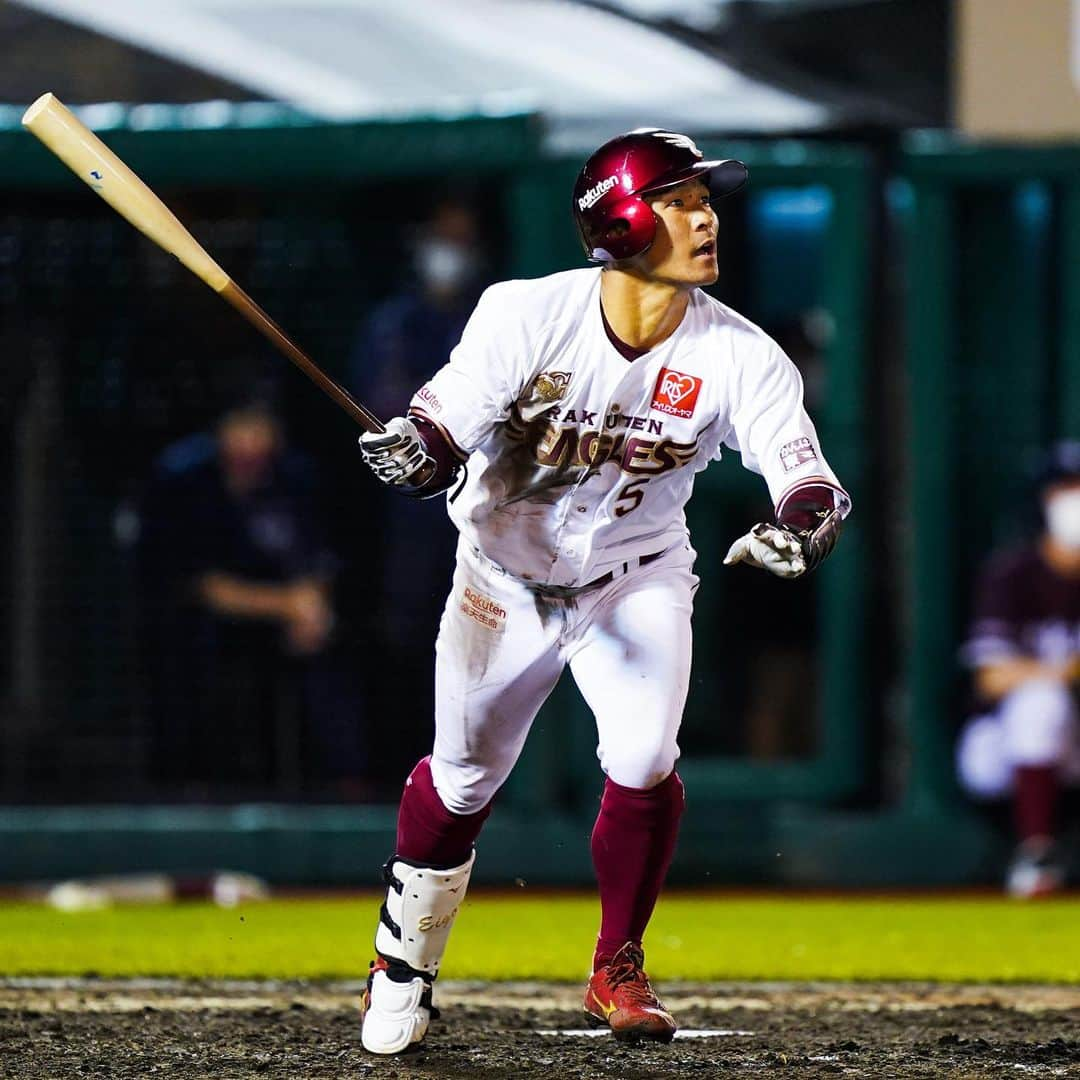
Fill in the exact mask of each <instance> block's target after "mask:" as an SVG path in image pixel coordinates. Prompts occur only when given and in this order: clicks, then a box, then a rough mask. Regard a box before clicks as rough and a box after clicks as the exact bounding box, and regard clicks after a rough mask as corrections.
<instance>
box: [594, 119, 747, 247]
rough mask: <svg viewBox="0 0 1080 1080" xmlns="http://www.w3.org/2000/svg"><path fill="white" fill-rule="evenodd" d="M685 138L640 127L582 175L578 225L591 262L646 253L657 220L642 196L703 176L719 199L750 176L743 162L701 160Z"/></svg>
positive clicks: (600, 153) (603, 150) (603, 151)
mask: <svg viewBox="0 0 1080 1080" xmlns="http://www.w3.org/2000/svg"><path fill="white" fill-rule="evenodd" d="M702 156H703V155H702V153H701V151H700V150H699V149H698V148H697V147H696V146H695V145H694V141H693V140H692V139H691V138H689V137H688V136H686V135H679V134H677V133H676V132H674V131H664V130H662V129H661V128H638V129H637V130H636V131H631V132H629V133H628V134H626V135H620V136H619V137H618V138H616V139H612V140H611V141H610V142H606V143H604V145H603V146H601V147H600V149H599V150H597V151H596V152H595V153H594V154H593V155H592V156H591V157H590V158H589V160H588V161H586V162H585V166H584V168H583V169H582V170H581V172H580V173H578V178H577V182H576V183H575V184H574V221H575V222H576V223H577V227H578V235H579V236H580V237H581V243H582V244H583V245H584V247H585V253H586V255H588V257H589V260H590V261H591V262H599V263H605V262H615V261H617V260H619V259H631V258H633V257H634V256H635V255H640V254H641V253H642V252H643V251H648V249H649V245H650V244H652V242H653V237H654V236H655V235H656V218H655V216H654V215H653V212H652V209H651V208H650V207H649V204H648V203H647V202H646V201H645V200H644V199H643V198H641V196H642V195H644V194H647V193H649V192H653V191H660V190H662V189H663V188H669V187H675V186H676V185H677V184H683V183H685V182H686V181H687V180H692V179H693V178H694V177H697V176H700V177H701V178H702V179H703V180H704V181H705V184H706V185H707V186H708V188H709V192H710V193H711V194H712V195H713V196H714V197H716V198H720V197H722V196H724V195H731V194H733V193H734V192H736V191H738V190H739V188H741V187H742V186H743V184H745V183H746V179H747V176H748V175H749V174H748V173H747V170H746V166H745V165H744V164H743V163H742V162H741V161H735V160H733V159H729V160H726V161H703V160H702Z"/></svg>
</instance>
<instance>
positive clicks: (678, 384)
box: [652, 368, 701, 420]
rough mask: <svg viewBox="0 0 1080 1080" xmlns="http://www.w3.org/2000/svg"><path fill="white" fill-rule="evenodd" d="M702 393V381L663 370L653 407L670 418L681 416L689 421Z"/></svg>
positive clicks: (658, 380) (692, 376) (657, 383)
mask: <svg viewBox="0 0 1080 1080" xmlns="http://www.w3.org/2000/svg"><path fill="white" fill-rule="evenodd" d="M700 392H701V380H700V379H699V378H697V377H696V376H695V375H684V374H683V373H682V372H681V371H673V370H672V369H671V368H661V369H660V376H659V378H657V380H656V389H655V390H654V391H653V399H652V407H653V408H654V409H656V410H658V411H659V412H662V413H667V414H668V416H681V417H682V418H683V419H684V420H689V419H690V417H691V416H693V415H694V406H696V405H697V399H698V394H699V393H700Z"/></svg>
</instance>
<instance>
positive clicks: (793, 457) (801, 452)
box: [780, 436, 817, 472]
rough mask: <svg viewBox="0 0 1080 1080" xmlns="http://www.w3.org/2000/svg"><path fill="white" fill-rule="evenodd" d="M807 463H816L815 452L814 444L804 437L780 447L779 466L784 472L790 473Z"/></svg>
mask: <svg viewBox="0 0 1080 1080" xmlns="http://www.w3.org/2000/svg"><path fill="white" fill-rule="evenodd" d="M808 461H817V451H816V450H815V449H814V444H813V443H812V442H811V441H810V440H809V439H808V438H806V437H805V436H803V438H801V439H792V440H791V442H789V443H784V445H783V446H781V447H780V464H781V465H783V466H784V472H791V470H792V469H797V468H798V467H799V466H800V465H805V464H806V463H807V462H808Z"/></svg>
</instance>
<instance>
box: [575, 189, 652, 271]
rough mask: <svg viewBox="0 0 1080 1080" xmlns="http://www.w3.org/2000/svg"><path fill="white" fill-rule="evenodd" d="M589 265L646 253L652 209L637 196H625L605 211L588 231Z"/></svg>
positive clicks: (649, 240)
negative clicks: (593, 227) (599, 220)
mask: <svg viewBox="0 0 1080 1080" xmlns="http://www.w3.org/2000/svg"><path fill="white" fill-rule="evenodd" d="M591 233H592V235H591V236H590V238H589V239H590V244H591V251H590V252H589V258H590V259H591V260H592V261H593V262H600V263H606V262H618V261H619V260H620V259H632V258H633V257H634V256H635V255H640V254H641V253H642V252H643V251H648V249H649V245H650V244H652V242H653V238H654V237H655V236H656V218H655V216H654V215H653V212H652V208H651V207H650V206H649V205H648V204H647V203H646V202H645V201H644V200H643V199H641V198H639V197H638V196H637V195H628V196H627V197H626V198H624V199H619V200H618V202H614V203H612V204H611V206H609V207H606V208H605V211H604V217H603V220H602V221H601V222H600V223H599V225H598V227H597V228H595V229H594V230H591Z"/></svg>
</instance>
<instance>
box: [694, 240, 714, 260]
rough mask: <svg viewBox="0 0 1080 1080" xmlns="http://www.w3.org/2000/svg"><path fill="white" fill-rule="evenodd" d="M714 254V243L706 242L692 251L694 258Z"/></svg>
mask: <svg viewBox="0 0 1080 1080" xmlns="http://www.w3.org/2000/svg"><path fill="white" fill-rule="evenodd" d="M715 254H716V241H715V240H708V241H706V242H705V243H704V244H702V245H701V247H699V248H696V249H695V251H694V255H695V257H696V256H698V255H715Z"/></svg>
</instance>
